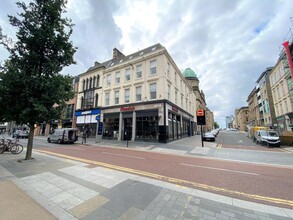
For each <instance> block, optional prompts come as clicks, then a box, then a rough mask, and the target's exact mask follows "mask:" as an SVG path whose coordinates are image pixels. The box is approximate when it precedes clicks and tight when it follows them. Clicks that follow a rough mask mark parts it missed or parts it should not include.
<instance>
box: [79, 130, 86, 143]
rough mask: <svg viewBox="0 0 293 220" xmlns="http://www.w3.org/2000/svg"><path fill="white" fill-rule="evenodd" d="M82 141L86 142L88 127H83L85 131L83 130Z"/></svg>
mask: <svg viewBox="0 0 293 220" xmlns="http://www.w3.org/2000/svg"><path fill="white" fill-rule="evenodd" d="M80 135H81V138H82V139H81V143H82V144H83V143H86V136H87V133H86V129H83V131H82V132H81V134H80Z"/></svg>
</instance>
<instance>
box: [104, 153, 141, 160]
mask: <svg viewBox="0 0 293 220" xmlns="http://www.w3.org/2000/svg"><path fill="white" fill-rule="evenodd" d="M102 154H109V155H114V156H119V157H129V158H135V159H140V160H145V158H144V157H136V156H131V155H125V154H115V153H109V152H102Z"/></svg>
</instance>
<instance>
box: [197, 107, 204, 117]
mask: <svg viewBox="0 0 293 220" xmlns="http://www.w3.org/2000/svg"><path fill="white" fill-rule="evenodd" d="M196 116H204V110H203V109H199V110H197V111H196Z"/></svg>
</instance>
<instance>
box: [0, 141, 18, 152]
mask: <svg viewBox="0 0 293 220" xmlns="http://www.w3.org/2000/svg"><path fill="white" fill-rule="evenodd" d="M17 142H18V139H17V138H16V139H14V140H13V139H7V141H5V139H4V138H2V139H1V141H0V154H2V153H4V152H5V151H8V152H11V153H12V154H20V153H21V152H22V151H23V146H22V145H21V144H18V143H17Z"/></svg>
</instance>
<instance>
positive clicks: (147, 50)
mask: <svg viewBox="0 0 293 220" xmlns="http://www.w3.org/2000/svg"><path fill="white" fill-rule="evenodd" d="M162 48H164V47H163V46H162V45H161V44H160V43H158V44H155V45H153V46H150V47H147V48H145V49H143V50H139V51H137V52H135V53H132V54H130V55H127V56H125V57H123V58H121V59H117V60H114V59H113V58H112V59H111V60H108V61H105V62H103V63H98V62H95V65H94V66H92V67H90V68H89V69H88V70H87V72H90V71H92V70H95V69H98V68H101V67H103V68H109V67H113V66H115V65H117V64H121V63H124V62H126V61H129V60H132V59H135V58H137V57H141V56H144V55H146V54H149V53H151V52H154V51H155V50H158V49H162Z"/></svg>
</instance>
